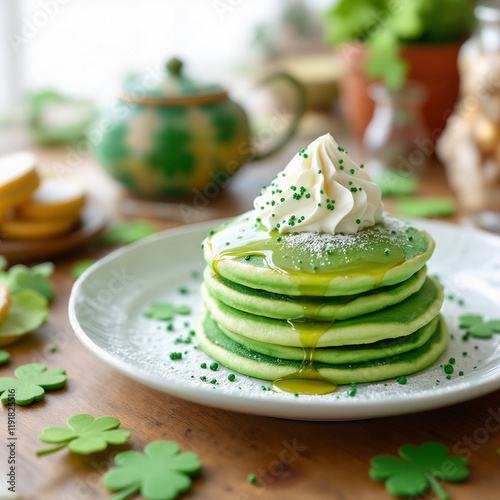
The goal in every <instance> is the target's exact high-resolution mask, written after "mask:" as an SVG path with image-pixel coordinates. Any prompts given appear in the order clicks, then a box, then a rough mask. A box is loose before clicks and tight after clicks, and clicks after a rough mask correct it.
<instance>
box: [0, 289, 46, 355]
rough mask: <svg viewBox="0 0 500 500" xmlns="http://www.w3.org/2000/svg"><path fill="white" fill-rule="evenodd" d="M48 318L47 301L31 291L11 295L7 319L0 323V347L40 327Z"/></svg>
mask: <svg viewBox="0 0 500 500" xmlns="http://www.w3.org/2000/svg"><path fill="white" fill-rule="evenodd" d="M48 317H49V305H48V302H47V299H46V298H45V297H43V296H42V295H40V294H39V293H38V292H34V291H33V290H22V291H20V292H17V293H15V294H14V295H12V302H11V304H10V309H9V312H8V314H7V317H6V318H5V319H4V320H3V321H2V323H0V345H7V344H11V343H12V342H15V341H16V340H18V339H19V338H20V337H21V336H23V335H25V334H27V333H29V332H32V331H33V330H36V329H37V328H38V327H39V326H42V325H43V324H44V323H45V322H46V321H47V318H48Z"/></svg>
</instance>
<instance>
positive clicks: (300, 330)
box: [271, 319, 338, 396]
mask: <svg viewBox="0 0 500 500" xmlns="http://www.w3.org/2000/svg"><path fill="white" fill-rule="evenodd" d="M288 323H289V324H290V326H291V327H292V329H293V330H294V331H295V332H297V334H298V335H299V339H300V343H301V344H302V349H303V351H304V356H303V358H302V364H301V366H300V368H299V369H298V370H297V371H296V372H294V373H292V374H290V375H287V376H286V377H281V378H279V379H277V380H274V381H273V382H272V384H271V389H272V390H273V391H275V392H287V393H290V394H300V395H306V396H320V395H324V394H331V393H332V392H335V391H336V390H337V389H338V385H337V384H336V383H335V382H334V381H333V380H328V379H327V378H325V377H323V376H322V375H321V374H320V373H319V372H318V370H316V367H315V366H314V353H315V351H316V346H317V344H318V341H319V339H320V338H321V336H322V335H323V334H324V333H325V332H326V331H327V330H328V329H329V328H330V327H331V326H332V325H333V321H332V322H317V323H314V327H313V329H312V331H311V328H304V326H305V325H306V324H307V325H308V326H311V325H313V323H312V322H307V323H306V322H305V321H304V320H296V319H289V320H288Z"/></svg>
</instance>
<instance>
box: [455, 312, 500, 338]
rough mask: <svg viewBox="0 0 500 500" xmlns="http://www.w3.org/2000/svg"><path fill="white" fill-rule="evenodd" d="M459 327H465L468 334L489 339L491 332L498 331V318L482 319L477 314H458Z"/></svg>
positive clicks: (499, 327)
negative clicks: (485, 320)
mask: <svg viewBox="0 0 500 500" xmlns="http://www.w3.org/2000/svg"><path fill="white" fill-rule="evenodd" d="M458 319H459V321H460V328H465V329H466V330H467V333H468V334H469V335H472V336H473V337H478V338H482V339H489V338H491V337H492V336H493V333H500V319H493V320H491V321H487V322H486V323H485V322H484V321H483V317H482V316H480V315H479V314H464V315H462V316H460V317H459V318H458Z"/></svg>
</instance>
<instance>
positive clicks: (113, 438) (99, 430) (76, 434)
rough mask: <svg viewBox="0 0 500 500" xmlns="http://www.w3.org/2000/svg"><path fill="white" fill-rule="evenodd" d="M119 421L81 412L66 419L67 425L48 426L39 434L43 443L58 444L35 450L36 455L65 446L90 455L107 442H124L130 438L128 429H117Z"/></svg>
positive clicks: (106, 444) (104, 446) (100, 449)
mask: <svg viewBox="0 0 500 500" xmlns="http://www.w3.org/2000/svg"><path fill="white" fill-rule="evenodd" d="M119 426H120V421H119V420H118V419H117V418H116V417H99V418H96V419H94V417H93V416H92V415H88V414H87V413H81V414H80V415H74V416H73V417H70V418H69V419H68V427H70V428H69V429H68V428H67V427H49V428H48V429H45V430H44V431H43V432H42V434H41V435H40V441H42V442H44V443H57V444H58V446H56V447H54V448H49V449H46V450H40V451H37V452H36V454H37V455H38V456H41V455H48V454H49V453H53V452H55V451H59V450H62V449H63V448H65V447H66V446H67V447H68V448H69V449H70V451H72V452H74V453H79V454H80V455H90V454H91V453H96V452H97V451H103V450H105V449H106V448H107V447H108V444H125V443H126V442H127V441H128V440H129V439H130V431H129V430H127V429H118V427H119Z"/></svg>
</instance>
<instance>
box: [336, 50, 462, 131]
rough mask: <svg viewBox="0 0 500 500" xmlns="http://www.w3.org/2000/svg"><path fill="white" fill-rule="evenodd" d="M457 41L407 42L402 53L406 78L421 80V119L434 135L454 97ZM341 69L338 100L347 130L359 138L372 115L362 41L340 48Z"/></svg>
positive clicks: (456, 91) (441, 124) (372, 106)
mask: <svg viewBox="0 0 500 500" xmlns="http://www.w3.org/2000/svg"><path fill="white" fill-rule="evenodd" d="M460 46H461V43H454V44H442V45H441V44H439V45H423V44H420V45H408V46H407V47H406V48H405V49H403V57H404V58H405V59H406V60H407V61H408V62H409V64H410V72H409V76H408V78H409V79H411V80H415V81H417V82H420V83H422V84H423V85H424V86H425V87H426V89H427V91H428V94H429V97H428V100H427V101H426V103H425V104H424V107H423V115H424V121H425V123H426V125H427V127H428V129H429V131H430V132H431V136H432V138H433V139H436V138H437V137H438V136H439V135H440V134H441V132H442V131H443V129H444V126H445V123H446V120H447V119H448V116H449V115H450V114H451V112H452V111H453V107H454V105H455V103H456V101H457V97H458V84H459V77H458V69H457V57H458V51H459V49H460ZM341 52H342V55H343V58H344V61H345V66H346V69H345V73H344V75H343V78H342V80H341V82H340V91H341V103H342V109H343V112H344V116H345V119H346V121H347V123H348V125H349V127H350V129H351V131H352V132H353V133H354V134H355V135H356V136H357V137H358V138H360V139H361V138H362V137H363V134H364V132H365V129H366V127H367V125H368V123H369V122H370V120H371V117H372V115H373V108H374V103H373V101H372V100H371V99H370V97H369V96H368V92H367V89H368V86H369V85H370V83H372V82H373V81H374V80H370V79H369V78H368V77H367V76H366V75H365V71H364V62H365V59H366V55H367V48H366V46H365V45H363V44H359V43H358V44H356V45H354V44H353V45H350V46H347V47H346V48H344V49H343V50H342V51H341Z"/></svg>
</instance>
